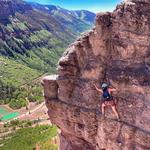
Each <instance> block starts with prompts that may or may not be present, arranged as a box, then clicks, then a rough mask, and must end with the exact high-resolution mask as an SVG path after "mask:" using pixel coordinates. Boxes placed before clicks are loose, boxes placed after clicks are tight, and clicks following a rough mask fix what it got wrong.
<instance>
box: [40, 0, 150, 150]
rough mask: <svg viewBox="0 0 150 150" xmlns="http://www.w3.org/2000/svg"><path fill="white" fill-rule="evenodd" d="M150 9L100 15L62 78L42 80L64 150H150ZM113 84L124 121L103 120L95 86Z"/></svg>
mask: <svg viewBox="0 0 150 150" xmlns="http://www.w3.org/2000/svg"><path fill="white" fill-rule="evenodd" d="M149 16H150V4H149V1H148V0H137V1H135V0H132V1H131V0H130V1H126V2H123V3H121V4H120V5H118V6H117V8H116V9H115V10H114V12H113V13H109V12H107V13H99V14H97V17H96V23H95V28H94V29H92V31H90V32H88V33H86V34H84V35H82V36H81V37H80V38H79V39H78V40H77V41H76V42H75V43H73V44H72V45H70V46H69V47H68V49H67V50H66V51H65V53H64V55H63V57H62V58H61V59H60V60H59V65H58V76H48V77H45V78H44V79H43V81H42V84H43V86H44V96H45V100H46V105H47V107H48V114H49V117H50V119H51V122H52V123H53V124H56V125H57V126H58V127H59V128H60V129H61V134H60V149H61V150H149V149H150V17H149ZM103 81H107V82H110V83H111V85H112V86H114V87H115V88H116V89H117V92H116V93H115V94H114V98H115V99H116V100H117V107H118V111H119V114H120V116H121V120H120V121H117V120H116V118H115V116H114V114H113V113H112V111H111V109H109V108H108V109H107V110H106V118H103V119H102V117H101V110H100V105H101V101H100V95H99V93H97V91H96V90H95V88H94V86H93V84H92V83H97V85H99V83H102V82H103Z"/></svg>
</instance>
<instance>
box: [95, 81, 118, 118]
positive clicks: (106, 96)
mask: <svg viewBox="0 0 150 150" xmlns="http://www.w3.org/2000/svg"><path fill="white" fill-rule="evenodd" d="M94 86H95V88H96V90H97V91H98V92H100V93H102V94H103V95H102V100H103V102H102V106H101V107H102V115H103V116H104V117H105V107H106V106H110V107H111V108H112V110H113V112H114V113H115V115H116V117H117V119H118V120H119V115H118V112H117V108H116V103H115V101H114V99H113V97H112V92H114V91H116V89H115V88H110V87H109V85H108V84H107V83H103V84H102V89H100V88H98V87H97V86H96V85H95V84H94Z"/></svg>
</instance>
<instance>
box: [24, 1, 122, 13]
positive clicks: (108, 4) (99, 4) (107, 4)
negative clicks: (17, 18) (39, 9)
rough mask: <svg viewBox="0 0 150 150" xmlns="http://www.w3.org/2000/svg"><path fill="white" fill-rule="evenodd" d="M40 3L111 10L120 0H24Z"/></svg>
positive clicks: (76, 8)
mask: <svg viewBox="0 0 150 150" xmlns="http://www.w3.org/2000/svg"><path fill="white" fill-rule="evenodd" d="M26 1H29V2H38V3H40V4H53V5H57V6H60V7H62V8H66V9H69V10H81V9H84V10H90V11H93V12H102V11H103V12H104V11H112V10H113V9H114V8H115V6H116V5H117V4H118V3H120V2H121V1H122V0H26Z"/></svg>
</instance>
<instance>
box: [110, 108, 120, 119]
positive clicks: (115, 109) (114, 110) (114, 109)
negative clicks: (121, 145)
mask: <svg viewBox="0 0 150 150" xmlns="http://www.w3.org/2000/svg"><path fill="white" fill-rule="evenodd" d="M111 108H112V110H113V112H114V113H115V115H116V117H117V119H118V120H119V115H118V112H117V108H116V106H115V105H112V106H111Z"/></svg>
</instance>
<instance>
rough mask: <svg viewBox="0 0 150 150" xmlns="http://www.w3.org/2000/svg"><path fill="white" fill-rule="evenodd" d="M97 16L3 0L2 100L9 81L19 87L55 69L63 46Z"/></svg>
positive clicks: (0, 15) (0, 4) (0, 22)
mask: <svg viewBox="0 0 150 150" xmlns="http://www.w3.org/2000/svg"><path fill="white" fill-rule="evenodd" d="M94 18H95V14H94V13H92V12H89V11H86V10H78V11H70V10H66V9H63V8H61V7H59V6H53V5H41V4H37V3H28V2H25V1H21V0H0V67H1V69H0V83H1V84H0V90H1V92H2V91H3V92H2V93H1V94H0V95H3V96H1V97H0V100H1V99H3V100H4V99H7V98H8V96H7V95H8V91H9V92H10V90H9V89H8V88H9V87H10V85H11V87H14V86H15V87H18V86H21V85H22V84H25V83H27V82H28V83H30V82H31V81H32V79H35V78H38V77H39V76H41V75H43V74H44V73H51V74H52V73H56V64H57V61H58V58H59V57H60V56H61V55H62V53H63V52H64V49H65V48H66V47H67V46H68V45H69V44H70V43H71V42H73V41H74V40H75V39H76V38H77V36H78V35H79V34H80V33H81V32H84V31H86V30H89V29H90V28H91V27H92V26H93V24H94ZM13 89H14V88H13ZM14 91H15V90H14ZM4 95H5V96H4ZM9 95H10V96H9V99H11V97H12V95H11V94H9Z"/></svg>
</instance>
